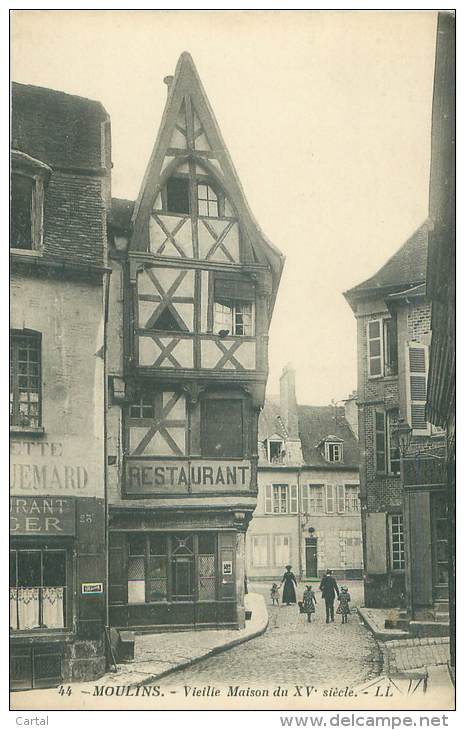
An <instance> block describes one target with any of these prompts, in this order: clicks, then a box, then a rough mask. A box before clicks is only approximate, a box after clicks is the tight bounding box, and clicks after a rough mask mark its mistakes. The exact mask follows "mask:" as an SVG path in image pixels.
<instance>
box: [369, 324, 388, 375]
mask: <svg viewBox="0 0 465 730" xmlns="http://www.w3.org/2000/svg"><path fill="white" fill-rule="evenodd" d="M367 354H368V377H369V378H379V377H380V376H382V375H383V363H384V348H383V320H382V319H372V320H370V321H369V322H367Z"/></svg>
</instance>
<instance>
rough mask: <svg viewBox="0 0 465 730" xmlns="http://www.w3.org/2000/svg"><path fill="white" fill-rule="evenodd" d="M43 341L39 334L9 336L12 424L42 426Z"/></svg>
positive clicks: (32, 426) (31, 426)
mask: <svg viewBox="0 0 465 730" xmlns="http://www.w3.org/2000/svg"><path fill="white" fill-rule="evenodd" d="M40 360H41V341H40V336H39V335H38V334H22V333H21V334H20V333H14V334H12V335H11V337H10V425H11V426H23V427H24V426H27V427H30V428H38V427H39V426H40V425H41V362H40Z"/></svg>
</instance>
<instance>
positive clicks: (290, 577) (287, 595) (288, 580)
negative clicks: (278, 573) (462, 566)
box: [281, 565, 297, 606]
mask: <svg viewBox="0 0 465 730" xmlns="http://www.w3.org/2000/svg"><path fill="white" fill-rule="evenodd" d="M291 568H292V565H286V572H285V573H284V575H283V578H282V581H281V585H283V584H284V590H283V598H282V602H283V603H285V604H286V606H289V605H290V604H291V603H295V602H296V600H297V599H296V596H295V589H296V588H297V581H296V579H295V575H294V573H292V572H291Z"/></svg>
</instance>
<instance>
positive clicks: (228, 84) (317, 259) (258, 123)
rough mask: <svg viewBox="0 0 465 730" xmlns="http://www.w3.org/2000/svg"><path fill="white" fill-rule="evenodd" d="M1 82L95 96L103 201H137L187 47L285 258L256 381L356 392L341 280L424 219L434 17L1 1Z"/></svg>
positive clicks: (375, 260) (302, 393) (323, 396)
mask: <svg viewBox="0 0 465 730" xmlns="http://www.w3.org/2000/svg"><path fill="white" fill-rule="evenodd" d="M11 32H12V55H11V63H12V78H13V80H14V81H18V82H21V83H28V84H36V85H39V86H47V87H50V88H53V89H59V90H62V91H65V92H67V93H71V94H78V95H80V96H85V97H88V98H91V99H98V100H99V101H101V102H102V103H103V105H104V106H105V108H106V110H107V111H108V113H109V114H110V116H111V125H112V159H113V177H112V194H113V196H115V197H124V198H130V199H134V198H136V197H137V194H138V191H139V187H140V184H141V182H142V177H143V174H144V172H145V168H146V165H147V162H148V158H149V155H150V153H151V150H152V147H153V144H154V142H155V137H156V133H157V130H158V126H159V123H160V120H161V115H162V112H163V108H164V105H165V102H166V86H165V85H164V83H163V78H164V77H165V76H166V75H169V74H173V73H174V69H175V66H176V62H177V60H178V58H179V55H180V54H181V53H182V52H183V51H189V52H190V53H191V55H192V57H193V59H194V62H195V64H196V67H197V70H198V72H199V75H200V78H201V79H202V83H203V85H204V88H205V90H206V93H207V96H208V98H209V100H210V103H211V105H212V107H213V110H214V112H215V116H216V118H217V120H218V123H219V126H220V129H221V131H222V134H223V137H224V140H225V142H226V145H227V147H228V149H229V152H230V154H231V157H232V159H233V162H234V165H235V167H236V170H237V172H238V174H239V178H240V180H241V183H242V186H243V189H244V191H245V194H246V197H247V199H248V202H249V205H250V207H251V209H252V211H253V213H254V215H255V218H256V219H257V221H258V223H259V224H260V226H261V228H262V229H263V231H264V232H265V233H266V235H267V236H268V238H269V239H270V240H271V241H273V243H274V244H275V245H276V246H277V247H278V248H279V249H280V250H281V251H282V252H283V254H284V255H285V256H286V264H285V269H284V273H283V277H282V280H281V286H280V290H279V293H278V298H277V301H276V307H275V311H274V315H273V321H272V324H271V329H270V349H269V360H270V377H269V381H268V393H269V394H274V393H277V392H278V391H279V375H280V373H281V370H282V368H283V367H284V366H285V365H286V364H288V363H292V365H293V366H294V368H295V370H296V380H297V396H298V400H299V402H300V403H302V404H313V405H325V404H329V403H330V402H331V401H336V402H339V401H341V400H342V399H344V398H345V397H347V395H348V394H349V393H350V392H351V391H352V390H353V389H355V388H356V385H357V382H356V379H357V374H356V326H355V318H354V316H353V313H352V311H351V309H350V307H349V306H348V304H347V302H346V301H345V299H344V297H343V295H342V292H344V291H345V290H347V289H349V288H350V287H352V286H354V285H355V284H357V283H359V282H361V281H363V280H364V279H366V278H368V277H369V276H371V275H372V274H373V273H374V272H375V271H377V270H378V269H379V268H380V267H381V266H382V265H383V264H384V262H385V261H386V260H387V259H388V258H389V257H390V256H392V254H393V253H395V251H396V250H397V249H398V248H400V246H401V245H402V244H403V242H404V241H405V240H406V239H407V238H408V237H409V235H410V234H411V233H412V232H413V231H414V230H415V229H416V228H417V227H418V226H419V225H420V224H421V223H422V222H423V221H424V220H425V218H426V217H427V215H428V184H429V162H430V132H431V102H432V85H433V74H434V52H435V33H436V13H434V12H420V11H413V12H401V11H389V12H384V11H361V12H350V11H332V12H331V11H313V12H312V11H289V12H288V11H261V12H260V11H171V12H167V11H105V10H103V11H84V10H82V11H41V10H29V11H20V10H18V11H14V12H13V14H12V27H11Z"/></svg>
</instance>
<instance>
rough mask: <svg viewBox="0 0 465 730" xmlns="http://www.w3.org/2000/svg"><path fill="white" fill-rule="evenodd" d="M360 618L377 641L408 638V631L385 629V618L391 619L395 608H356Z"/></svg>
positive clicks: (394, 614) (393, 616)
mask: <svg viewBox="0 0 465 730" xmlns="http://www.w3.org/2000/svg"><path fill="white" fill-rule="evenodd" d="M357 611H358V613H359V616H360V618H361V619H362V621H363V623H364V624H365V626H366V627H367V628H368V629H369V630H370V631H371V633H372V634H373V636H374V637H375V639H377V640H378V641H393V640H397V639H403V638H404V639H408V637H409V633H408V632H407V631H402V629H386V628H385V626H384V622H385V621H386V619H393V618H395V616H396V613H397V611H396V609H389V608H362V607H360V608H357Z"/></svg>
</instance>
